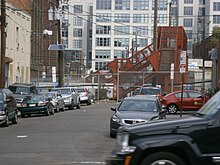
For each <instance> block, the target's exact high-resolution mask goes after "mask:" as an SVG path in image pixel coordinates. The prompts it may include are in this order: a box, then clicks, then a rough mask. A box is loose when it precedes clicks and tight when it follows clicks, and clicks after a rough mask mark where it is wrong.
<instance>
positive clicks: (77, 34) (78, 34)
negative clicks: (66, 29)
mask: <svg viewBox="0 0 220 165" xmlns="http://www.w3.org/2000/svg"><path fill="white" fill-rule="evenodd" d="M73 37H82V29H79V28H73Z"/></svg>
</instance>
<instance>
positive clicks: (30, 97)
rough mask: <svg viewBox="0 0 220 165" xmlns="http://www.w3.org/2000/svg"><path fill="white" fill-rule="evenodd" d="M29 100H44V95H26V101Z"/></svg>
mask: <svg viewBox="0 0 220 165" xmlns="http://www.w3.org/2000/svg"><path fill="white" fill-rule="evenodd" d="M29 100H44V97H43V96H42V95H33V96H25V98H24V101H29Z"/></svg>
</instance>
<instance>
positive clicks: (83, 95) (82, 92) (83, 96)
mask: <svg viewBox="0 0 220 165" xmlns="http://www.w3.org/2000/svg"><path fill="white" fill-rule="evenodd" d="M75 89H76V91H77V92H78V93H79V96H80V103H86V104H87V105H91V104H92V95H91V93H90V92H89V91H88V89H87V88H84V87H77V88H75Z"/></svg>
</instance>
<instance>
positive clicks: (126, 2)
mask: <svg viewBox="0 0 220 165" xmlns="http://www.w3.org/2000/svg"><path fill="white" fill-rule="evenodd" d="M115 10H130V0H115Z"/></svg>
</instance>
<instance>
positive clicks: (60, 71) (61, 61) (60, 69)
mask: <svg viewBox="0 0 220 165" xmlns="http://www.w3.org/2000/svg"><path fill="white" fill-rule="evenodd" d="M57 8H59V0H57ZM57 31H58V32H57V35H58V36H57V40H58V41H57V42H58V44H62V42H61V32H60V31H61V29H60V19H59V20H57ZM62 48H63V50H58V82H59V86H60V87H63V86H64V57H63V54H64V52H63V51H64V49H65V48H64V47H63V46H62Z"/></svg>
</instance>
